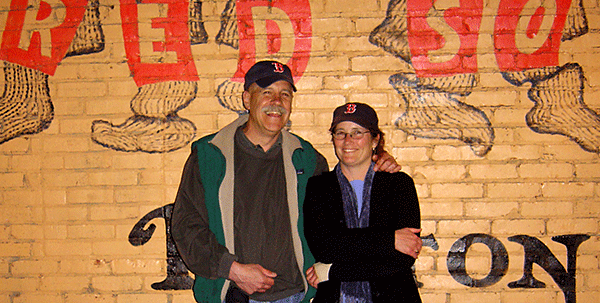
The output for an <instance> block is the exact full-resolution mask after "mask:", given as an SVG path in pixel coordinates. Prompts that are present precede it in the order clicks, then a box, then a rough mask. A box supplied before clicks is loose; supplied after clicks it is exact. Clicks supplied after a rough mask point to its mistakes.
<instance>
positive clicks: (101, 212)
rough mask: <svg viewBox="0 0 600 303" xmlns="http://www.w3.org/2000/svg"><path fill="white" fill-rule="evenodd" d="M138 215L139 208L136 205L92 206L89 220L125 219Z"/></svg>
mask: <svg viewBox="0 0 600 303" xmlns="http://www.w3.org/2000/svg"><path fill="white" fill-rule="evenodd" d="M139 217H140V210H139V207H137V206H123V205H118V206H116V205H115V206H94V207H90V220H94V221H107V220H125V219H136V218H139Z"/></svg>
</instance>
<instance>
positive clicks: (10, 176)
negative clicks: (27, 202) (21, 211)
mask: <svg viewBox="0 0 600 303" xmlns="http://www.w3.org/2000/svg"><path fill="white" fill-rule="evenodd" d="M23 186H25V182H24V174H22V173H6V172H3V173H0V187H2V188H11V187H23Z"/></svg>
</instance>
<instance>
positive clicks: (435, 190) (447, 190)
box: [431, 183, 483, 198]
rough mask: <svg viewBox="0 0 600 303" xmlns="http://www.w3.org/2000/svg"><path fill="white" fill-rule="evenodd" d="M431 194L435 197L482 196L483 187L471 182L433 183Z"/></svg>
mask: <svg viewBox="0 0 600 303" xmlns="http://www.w3.org/2000/svg"><path fill="white" fill-rule="evenodd" d="M431 196H432V197H433V198H481V197H482V196H483V187H482V185H481V184H469V183H454V184H453V183H450V184H433V185H432V186H431Z"/></svg>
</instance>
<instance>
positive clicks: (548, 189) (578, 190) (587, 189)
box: [542, 182, 594, 198]
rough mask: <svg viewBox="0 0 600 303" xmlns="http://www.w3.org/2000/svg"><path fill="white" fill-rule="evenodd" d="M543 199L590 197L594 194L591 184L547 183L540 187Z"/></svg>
mask: <svg viewBox="0 0 600 303" xmlns="http://www.w3.org/2000/svg"><path fill="white" fill-rule="evenodd" d="M542 194H543V196H544V197H548V198H555V197H591V196H592V195H593V194H594V184H593V183H582V182H569V183H559V182H548V183H546V184H544V185H543V186H542Z"/></svg>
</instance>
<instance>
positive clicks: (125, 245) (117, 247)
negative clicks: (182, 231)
mask: <svg viewBox="0 0 600 303" xmlns="http://www.w3.org/2000/svg"><path fill="white" fill-rule="evenodd" d="M146 244H148V243H146ZM163 245H165V244H164V243H163ZM138 250H139V248H136V247H135V246H133V245H131V244H129V242H128V241H125V240H124V239H118V240H114V241H95V242H94V243H93V252H94V254H95V255H102V256H116V255H128V254H132V253H134V252H135V251H138Z"/></svg>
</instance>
